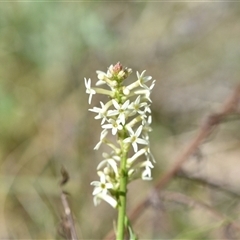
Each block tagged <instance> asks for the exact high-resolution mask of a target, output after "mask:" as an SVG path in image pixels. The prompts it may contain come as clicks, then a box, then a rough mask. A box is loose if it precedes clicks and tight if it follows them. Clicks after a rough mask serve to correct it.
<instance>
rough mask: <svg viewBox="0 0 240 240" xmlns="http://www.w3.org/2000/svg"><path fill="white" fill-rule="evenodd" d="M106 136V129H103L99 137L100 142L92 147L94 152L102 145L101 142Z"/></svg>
mask: <svg viewBox="0 0 240 240" xmlns="http://www.w3.org/2000/svg"><path fill="white" fill-rule="evenodd" d="M107 134H108V130H107V129H103V130H102V132H101V135H100V141H99V142H98V143H97V144H96V146H95V147H94V150H98V149H99V147H100V146H101V144H102V143H103V141H104V140H105V139H106V136H107Z"/></svg>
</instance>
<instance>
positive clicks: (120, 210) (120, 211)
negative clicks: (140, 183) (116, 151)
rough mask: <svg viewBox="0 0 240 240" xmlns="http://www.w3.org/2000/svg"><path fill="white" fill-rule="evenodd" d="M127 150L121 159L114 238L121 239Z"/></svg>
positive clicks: (123, 218) (123, 231) (123, 228)
mask: <svg viewBox="0 0 240 240" xmlns="http://www.w3.org/2000/svg"><path fill="white" fill-rule="evenodd" d="M127 152H128V151H126V152H125V153H124V154H123V156H122V159H121V165H120V168H121V171H120V172H121V175H120V196H119V206H118V225H117V238H116V240H123V239H124V233H125V216H126V203H127V183H128V174H127V169H126V163H127Z"/></svg>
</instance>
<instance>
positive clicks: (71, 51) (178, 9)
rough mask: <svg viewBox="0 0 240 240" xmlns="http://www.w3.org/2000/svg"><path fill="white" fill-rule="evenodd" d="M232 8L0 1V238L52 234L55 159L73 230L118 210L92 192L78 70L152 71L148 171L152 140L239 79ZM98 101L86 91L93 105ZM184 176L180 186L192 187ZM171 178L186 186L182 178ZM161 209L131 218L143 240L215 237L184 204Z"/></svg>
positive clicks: (95, 234) (91, 124)
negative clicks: (161, 213)
mask: <svg viewBox="0 0 240 240" xmlns="http://www.w3.org/2000/svg"><path fill="white" fill-rule="evenodd" d="M239 10H240V8H239V5H238V4H236V3H230V2H229V3H228V2H225V3H224V2H221V3H220V2H219V3H191V2H189V3H187V2H186V3H167V2H141V3H140V2H135V3H134V2H117V1H116V2H114V1H113V2H111V3H110V2H109V3H107V2H101V1H89V2H51V1H49V2H32V3H31V2H9V3H1V4H0V62H1V67H0V161H1V172H0V174H1V175H0V177H1V183H0V191H1V195H0V203H1V204H0V206H1V209H0V226H1V227H0V237H1V239H61V235H59V233H58V230H59V228H60V221H61V217H62V215H63V209H62V205H61V202H60V188H59V181H60V169H61V166H62V165H64V166H65V168H66V169H67V171H68V172H69V174H70V181H69V183H68V184H67V186H66V191H68V192H69V194H70V197H69V199H70V202H71V206H72V209H73V212H74V218H75V221H76V225H77V230H78V233H79V237H80V238H82V239H100V238H102V237H104V236H105V234H106V233H107V232H108V231H109V230H111V229H112V227H113V219H115V217H116V213H115V211H114V210H112V209H110V207H109V206H107V205H106V204H105V203H102V204H101V206H99V207H97V208H96V207H94V206H93V203H92V195H91V193H92V188H91V187H90V186H89V183H90V182H91V181H93V180H94V179H96V178H97V176H96V170H95V169H96V166H97V164H98V162H99V159H100V158H101V153H100V152H94V151H93V150H92V149H93V147H94V145H95V144H96V142H97V141H98V139H99V134H100V131H101V130H100V126H99V122H97V121H95V120H94V119H93V114H91V113H89V112H88V107H89V106H88V104H87V101H88V100H87V99H88V96H86V94H85V89H84V84H83V78H84V77H91V78H92V79H93V81H94V80H96V76H95V71H96V70H103V71H105V70H106V69H107V67H108V66H109V65H110V64H114V63H116V62H117V61H121V62H122V63H123V65H126V66H128V67H132V68H133V70H134V72H135V71H137V70H138V71H142V70H144V69H146V70H147V73H148V74H150V75H153V77H154V78H156V79H157V84H156V88H155V90H154V92H153V107H152V108H153V113H154V119H155V120H154V126H153V129H154V131H153V132H152V134H151V137H152V141H153V143H152V146H153V152H154V154H155V156H156V159H157V165H156V168H155V169H154V177H155V178H157V177H159V175H161V174H162V173H163V172H164V171H165V169H166V167H167V166H168V164H167V159H166V157H164V153H163V151H162V150H161V149H162V148H164V147H165V146H166V145H167V143H166V142H167V140H168V139H169V138H171V137H172V136H174V135H177V134H179V133H183V132H185V131H189V130H191V129H193V128H195V127H196V124H197V123H196V122H197V119H199V116H201V114H202V113H203V112H204V111H206V109H209V106H215V105H216V104H218V103H219V102H221V100H222V99H223V97H224V96H225V95H226V93H228V91H229V88H231V87H232V86H234V84H235V83H236V82H238V81H239V80H238V78H239V75H240V72H239V67H238V66H239V63H240V58H239V52H240V48H239V37H240V31H239V29H240V22H239V16H240V15H239ZM99 100H100V97H98V96H96V97H95V96H94V99H93V104H98V102H99ZM159 146H160V147H159ZM188 184H189V186H191V187H190V188H191V191H189V192H190V193H189V194H192V195H193V196H194V195H195V194H196V192H199V189H198V190H194V189H196V187H195V186H193V185H192V183H188ZM151 185H152V183H151V182H148V183H141V182H140V181H137V182H136V183H134V184H133V186H134V187H130V189H131V191H134V190H136V189H137V191H139V192H138V193H137V194H136V193H131V191H129V192H130V193H129V196H130V198H129V203H128V204H129V209H132V208H133V207H134V206H135V205H136V204H137V203H138V202H139V201H140V199H142V198H144V196H146V194H148V191H149V189H150V187H151ZM171 187H172V189H178V190H179V189H182V190H185V192H187V190H186V189H184V187H183V186H182V184H181V182H179V181H177V183H176V184H175V185H174V184H173V185H171V186H170V188H171ZM203 195H204V197H206V198H207V196H208V194H207V193H205V192H204V193H203ZM222 198H223V199H224V197H222ZM222 198H220V199H221V200H222ZM231 199H232V198H231ZM232 201H233V202H236V200H235V199H234V198H233V199H232ZM220 202H221V203H222V204H223V205H224V202H222V201H220ZM233 205H234V204H233ZM224 206H225V205H224ZM221 207H222V205H221ZM153 211H154V210H153ZM165 211H166V213H165V218H164V219H158V220H157V221H159V223H161V222H162V221H168V223H167V225H168V227H166V229H164V228H160V229H159V231H156V226H155V227H154V224H153V221H152V219H151V218H150V220H149V218H148V217H146V218H144V217H143V220H141V219H139V222H138V224H136V232H137V233H139V236H140V239H144V238H148V239H149V238H156V239H159V238H169V237H170V238H173V239H174V238H175V239H176V238H178V237H181V238H184V239H197V238H201V239H204V236H205V237H206V239H207V238H208V237H209V236H211V237H213V236H215V235H211V234H210V233H209V232H210V230H209V229H210V228H211V226H210V227H209V228H204V227H203V228H201V229H200V228H199V229H197V228H198V227H197V224H195V223H194V222H192V220H191V218H190V217H187V213H186V209H184V210H181V209H180V210H179V209H178V210H176V211H179V212H176V211H175V212H174V211H171V212H170V211H169V212H168V209H165ZM188 211H189V212H191V210H190V209H188ZM188 211H187V212H188ZM106 213H107V214H106ZM182 214H184V216H186V218H185V217H182V216H183V215H182ZM146 219H147V220H146ZM195 228H196V229H195ZM213 228H214V229H215V228H217V227H213ZM202 229H204V230H202Z"/></svg>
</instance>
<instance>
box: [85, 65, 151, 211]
mask: <svg viewBox="0 0 240 240" xmlns="http://www.w3.org/2000/svg"><path fill="white" fill-rule="evenodd" d="M145 72H146V71H143V72H142V73H139V72H137V74H136V75H137V76H136V78H135V79H136V80H135V81H133V82H132V83H130V84H129V85H125V80H126V79H127V78H128V77H129V76H130V75H131V73H132V70H131V69H130V68H123V66H122V65H121V64H120V63H117V64H116V65H111V66H110V67H109V68H108V70H107V72H106V73H105V72H103V71H97V78H98V81H96V84H95V86H96V87H94V88H92V87H91V79H88V80H87V79H86V78H85V86H86V93H87V94H89V104H91V100H92V97H93V95H95V94H103V95H107V96H108V98H109V99H108V101H107V102H106V103H105V104H104V103H103V102H100V106H94V107H93V108H91V109H89V110H90V111H91V112H93V113H95V114H96V116H95V119H97V120H98V119H100V120H101V127H102V132H101V134H100V141H99V142H98V143H97V145H96V146H95V148H94V149H95V150H98V149H99V148H100V146H101V145H102V144H104V145H107V146H108V147H110V151H109V153H104V154H103V160H102V161H101V162H100V163H99V164H98V166H97V170H98V175H99V177H100V181H93V182H92V183H91V185H93V186H94V190H93V195H94V203H95V205H97V204H99V203H100V201H101V200H104V201H106V202H108V203H109V204H110V205H111V206H112V207H114V208H116V207H117V206H118V204H119V195H120V194H119V193H120V189H119V186H120V177H121V174H122V172H121V170H120V165H121V161H122V156H123V155H124V154H125V155H124V156H127V160H126V172H127V175H128V176H129V177H128V180H127V181H128V183H129V182H130V181H131V180H132V179H136V178H137V176H139V177H141V178H142V179H143V180H150V179H151V177H152V176H151V170H152V168H153V163H154V162H155V160H154V157H153V155H152V153H151V151H150V143H149V136H148V133H149V132H150V131H151V127H150V124H151V122H152V118H151V109H150V104H151V102H152V101H151V99H150V95H151V92H152V89H153V87H154V85H155V80H152V77H151V76H145ZM98 86H101V87H102V88H99V87H98ZM113 139H115V140H113ZM131 150H133V151H131ZM132 153H133V154H132ZM140 157H141V159H142V158H143V157H145V160H143V161H142V160H141V161H140V160H138V159H139V158H140ZM139 172H140V174H138V175H137V176H135V175H134V174H137V173H139ZM130 176H131V177H130Z"/></svg>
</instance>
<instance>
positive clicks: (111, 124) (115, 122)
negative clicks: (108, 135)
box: [102, 119, 123, 135]
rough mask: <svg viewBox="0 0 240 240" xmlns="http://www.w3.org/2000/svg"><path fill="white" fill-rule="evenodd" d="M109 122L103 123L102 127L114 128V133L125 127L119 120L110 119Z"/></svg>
mask: <svg viewBox="0 0 240 240" xmlns="http://www.w3.org/2000/svg"><path fill="white" fill-rule="evenodd" d="M108 122H109V124H104V125H102V128H106V129H112V135H116V133H117V132H118V131H121V130H122V129H123V126H122V125H121V122H120V121H119V120H114V119H109V120H108Z"/></svg>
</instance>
